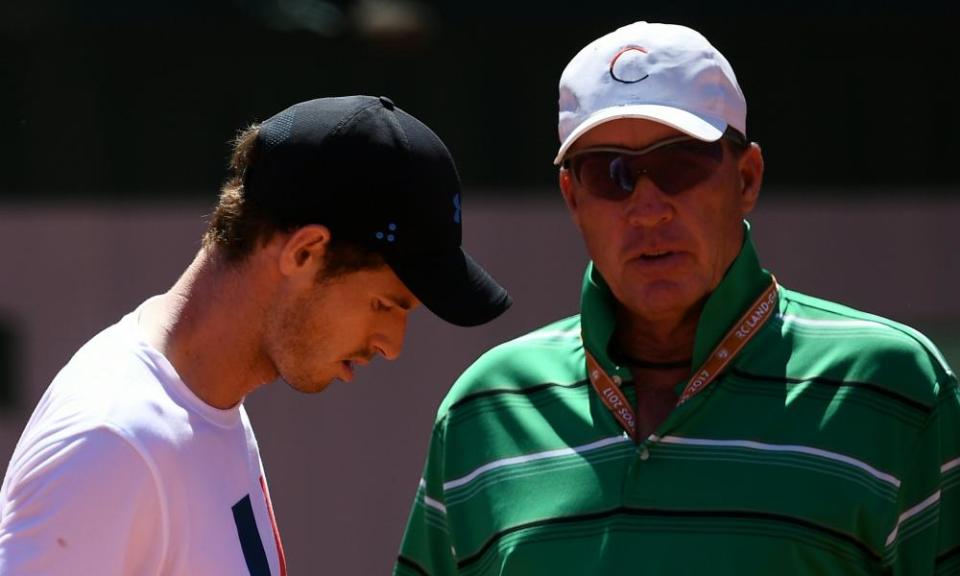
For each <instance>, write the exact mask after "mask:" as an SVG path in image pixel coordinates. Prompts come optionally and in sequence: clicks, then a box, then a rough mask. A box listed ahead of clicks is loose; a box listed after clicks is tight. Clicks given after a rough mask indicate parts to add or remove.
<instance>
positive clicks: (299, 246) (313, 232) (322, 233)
mask: <svg viewBox="0 0 960 576" xmlns="http://www.w3.org/2000/svg"><path fill="white" fill-rule="evenodd" d="M329 245H330V229H329V228H327V227H326V226H322V225H320V224H308V225H306V226H302V227H300V228H298V229H297V230H296V231H294V232H293V233H291V234H290V235H288V236H287V237H286V239H285V240H284V241H283V245H282V246H281V248H280V254H279V259H278V265H279V268H280V273H281V274H283V275H284V276H294V275H296V274H299V273H301V272H307V273H309V274H311V275H316V273H317V271H318V270H319V269H321V268H323V263H324V258H325V256H326V253H327V247H328V246H329Z"/></svg>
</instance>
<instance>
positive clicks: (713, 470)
mask: <svg viewBox="0 0 960 576" xmlns="http://www.w3.org/2000/svg"><path fill="white" fill-rule="evenodd" d="M559 132H560V142H561V146H560V150H559V152H558V154H557V156H556V160H555V162H556V164H558V165H559V166H560V173H559V179H560V189H561V192H562V193H563V198H564V200H565V201H566V205H567V207H568V208H569V211H570V214H571V215H572V217H573V221H574V222H575V224H576V225H577V227H578V228H579V230H580V232H581V234H582V235H583V238H584V241H585V243H586V247H587V250H588V252H589V254H590V257H591V259H592V262H591V263H590V265H589V266H588V268H587V270H586V274H585V276H584V280H583V289H582V300H581V313H580V314H579V315H578V316H575V317H572V318H568V319H565V320H561V321H559V322H557V323H555V324H552V325H550V326H547V327H545V328H543V329H541V330H538V331H536V332H533V333H531V334H529V335H527V336H524V337H521V338H519V339H517V340H514V341H512V342H508V343H506V344H504V345H502V346H499V347H497V348H495V349H494V350H492V351H490V352H489V353H487V354H486V355H484V356H483V357H482V358H481V359H480V360H479V361H478V362H477V363H476V364H475V365H474V366H472V367H471V368H470V369H469V370H468V371H467V372H466V373H465V374H464V375H463V377H462V378H461V379H460V380H459V381H458V382H457V383H456V384H455V385H454V387H453V389H452V390H451V392H450V393H449V395H448V397H447V398H446V400H445V401H444V402H443V404H442V406H441V407H440V410H439V414H438V417H437V421H436V425H435V427H434V432H433V438H432V442H431V445H430V449H429V453H428V459H427V464H426V470H425V474H424V479H423V481H422V482H421V488H420V490H419V492H418V494H417V496H416V500H415V503H414V506H413V511H412V514H411V517H410V521H409V524H408V527H407V531H406V535H405V537H404V540H403V545H402V548H401V552H400V557H399V559H398V562H397V564H396V568H395V574H398V575H414V574H417V575H425V574H426V575H433V576H441V575H450V574H464V575H467V574H469V575H494V574H499V575H521V574H522V575H524V576H532V575H539V574H544V575H546V574H549V575H551V576H557V575H582V574H659V575H675V574H737V575H769V574H910V575H917V574H935V573H936V574H941V573H943V574H946V573H958V572H960V396H958V390H957V379H956V377H955V375H954V373H953V372H952V371H951V370H950V368H949V367H948V366H947V365H946V363H945V362H944V360H943V358H942V356H941V355H940V353H939V352H938V351H937V350H936V348H934V346H933V345H932V344H931V343H930V342H929V341H928V340H927V339H926V338H924V337H923V336H922V335H920V334H919V333H917V332H916V331H914V330H911V329H910V328H907V327H905V326H902V325H900V324H897V323H895V322H891V321H889V320H886V319H883V318H879V317H877V316H873V315H870V314H865V313H862V312H858V311H855V310H852V309H850V308H847V307H844V306H841V305H838V304H834V303H830V302H826V301H823V300H820V299H817V298H812V297H810V296H804V295H802V294H798V293H797V292H794V291H791V290H788V289H786V288H784V287H782V286H778V285H777V283H776V282H775V280H774V278H773V276H772V275H771V274H770V273H769V272H767V271H766V270H764V269H762V268H761V267H760V264H759V261H758V258H757V254H756V252H755V250H754V247H753V242H752V240H751V238H750V231H749V227H748V226H747V224H746V222H745V221H744V217H745V216H746V215H747V214H748V213H749V212H750V211H751V210H752V209H753V207H754V205H755V203H756V201H757V198H758V194H759V191H760V186H761V181H762V177H763V158H762V155H761V152H760V148H759V147H758V146H757V145H756V144H752V143H750V142H749V140H747V139H746V133H747V132H746V102H745V100H744V97H743V94H742V92H741V91H740V88H739V86H738V85H737V81H736V78H735V76H734V73H733V70H732V68H731V67H730V65H729V63H728V62H727V60H726V59H725V58H724V57H723V56H722V55H721V54H720V53H719V52H718V51H717V50H716V49H715V48H714V47H713V46H711V45H710V44H709V42H708V41H707V40H706V39H705V38H704V37H703V36H701V35H700V34H699V33H697V32H695V31H693V30H690V29H688V28H684V27H681V26H671V25H662V24H648V23H646V22H638V23H635V24H633V25H630V26H626V27H624V28H621V29H619V30H616V31H615V32H612V33H610V34H608V35H606V36H604V37H602V38H600V39H598V40H596V41H594V42H592V43H591V44H589V45H588V46H587V47H585V48H584V49H583V50H582V51H581V52H580V53H579V54H577V55H576V56H575V57H574V58H573V60H572V61H571V62H570V63H569V65H568V66H567V68H566V69H565V70H564V72H563V75H562V77H561V79H560V123H559Z"/></svg>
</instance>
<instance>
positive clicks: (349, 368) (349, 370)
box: [340, 360, 354, 382]
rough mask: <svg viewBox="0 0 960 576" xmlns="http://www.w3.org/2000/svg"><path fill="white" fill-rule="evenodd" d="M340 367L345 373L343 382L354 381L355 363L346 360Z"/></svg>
mask: <svg viewBox="0 0 960 576" xmlns="http://www.w3.org/2000/svg"><path fill="white" fill-rule="evenodd" d="M340 365H341V366H342V367H343V373H344V375H343V377H342V378H341V380H343V381H344V382H349V381H351V380H353V370H354V364H353V362H352V361H350V360H344V361H342V362H340Z"/></svg>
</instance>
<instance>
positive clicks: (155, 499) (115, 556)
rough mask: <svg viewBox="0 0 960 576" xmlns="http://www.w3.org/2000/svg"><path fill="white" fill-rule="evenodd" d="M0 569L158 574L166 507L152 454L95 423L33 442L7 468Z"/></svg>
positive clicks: (28, 575) (55, 575) (21, 573)
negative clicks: (147, 455) (148, 457)
mask: <svg viewBox="0 0 960 576" xmlns="http://www.w3.org/2000/svg"><path fill="white" fill-rule="evenodd" d="M7 476H8V477H7V486H6V498H5V501H4V502H2V503H0V506H3V509H2V510H0V574H17V575H18V576H32V575H38V574H45V575H52V576H59V575H68V574H69V575H75V574H102V575H104V576H110V575H115V574H116V575H120V574H156V573H158V572H159V570H160V564H161V562H162V560H163V553H164V547H165V545H166V542H165V537H164V535H165V531H166V527H165V526H164V524H165V520H164V514H163V506H162V502H161V499H160V497H159V491H158V487H157V484H156V479H155V477H154V474H153V472H152V470H151V466H150V464H149V462H148V461H147V460H146V459H145V458H144V456H143V455H142V453H141V452H140V451H139V450H138V449H136V448H135V447H134V446H133V445H132V444H131V443H130V442H129V441H128V440H127V439H125V438H124V437H123V436H122V435H121V434H119V433H117V432H115V431H114V430H111V429H109V428H96V429H93V430H89V431H86V432H83V433H81V434H75V435H72V436H70V437H67V438H61V439H57V440H55V441H54V440H46V441H39V442H34V443H32V445H31V446H30V447H29V448H28V449H26V450H23V451H21V452H20V453H19V454H18V455H17V456H16V457H15V459H14V460H13V461H11V463H10V469H9V470H8V471H7Z"/></svg>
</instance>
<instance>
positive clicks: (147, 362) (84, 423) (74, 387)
mask: <svg viewBox="0 0 960 576" xmlns="http://www.w3.org/2000/svg"><path fill="white" fill-rule="evenodd" d="M165 377H166V375H165V374H164V371H163V370H162V368H161V367H158V366H157V362H156V358H153V357H152V356H151V354H150V352H149V351H148V350H146V349H144V348H143V346H142V345H141V344H140V343H139V342H138V340H137V339H136V337H134V336H130V335H128V334H126V333H125V329H124V326H123V322H121V323H119V324H115V325H113V326H111V327H109V328H107V329H105V330H104V331H102V332H101V333H99V334H98V335H96V336H95V337H94V338H92V339H91V340H90V341H89V342H87V343H86V344H85V345H84V346H83V347H81V348H80V349H79V350H78V351H77V353H76V354H75V355H74V356H73V358H71V359H70V361H69V362H68V363H67V364H66V365H65V366H64V367H63V369H61V371H60V372H59V373H58V374H57V376H56V377H55V378H54V380H53V382H51V384H50V386H49V387H48V388H47V390H46V392H45V393H44V395H43V397H42V398H41V399H40V401H39V402H38V404H37V406H36V408H35V409H34V412H33V415H32V416H31V418H30V421H29V422H28V424H27V427H26V428H25V430H24V432H23V435H22V437H21V439H20V443H19V444H18V449H19V448H20V447H23V448H24V449H27V448H29V447H30V446H34V445H36V446H43V445H47V444H50V443H53V444H57V443H61V442H65V441H68V440H69V439H71V438H84V437H86V436H87V435H90V434H92V433H94V431H96V433H94V435H95V436H97V437H104V438H112V439H116V440H118V441H123V442H125V443H126V444H128V445H131V446H134V445H136V446H139V447H140V449H141V451H143V450H144V449H145V448H149V447H150V446H153V445H156V443H157V442H160V443H163V442H164V441H168V442H169V443H175V442H176V441H177V440H176V438H177V431H176V429H175V428H176V424H177V422H180V421H182V420H183V419H184V415H183V414H180V413H182V412H183V409H182V408H181V407H180V406H179V405H178V404H177V403H176V402H175V401H174V399H173V398H172V397H171V396H170V395H169V394H168V393H167V390H166V387H165V385H164V381H163V380H164V378H165Z"/></svg>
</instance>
